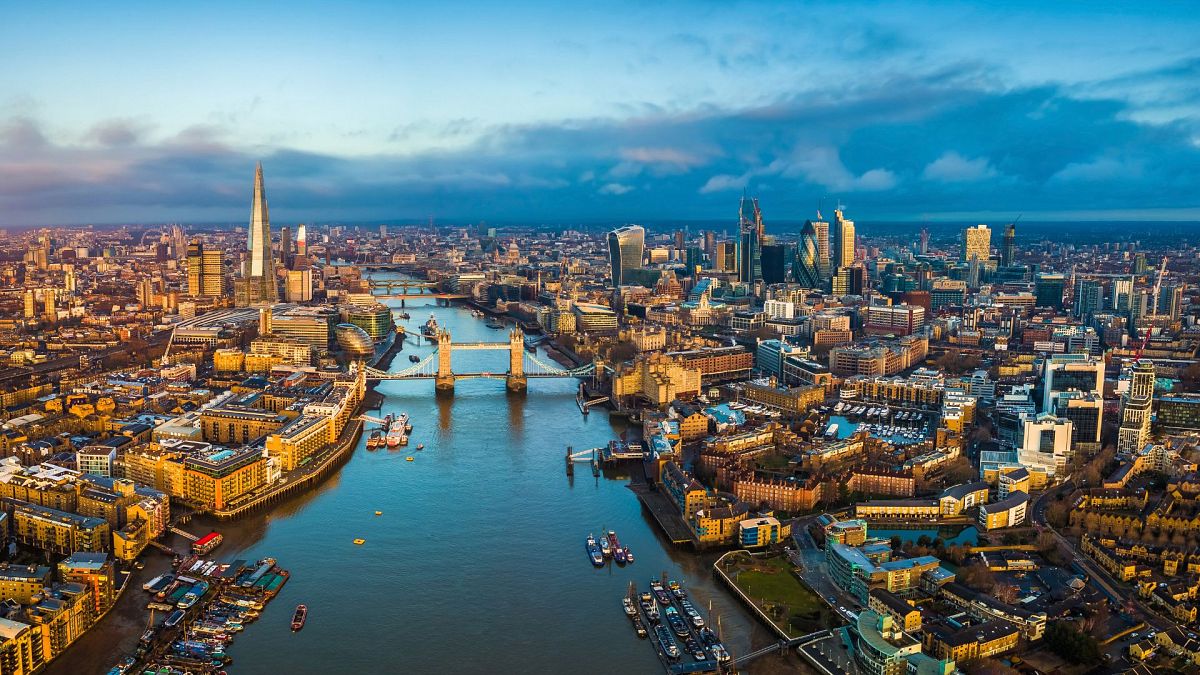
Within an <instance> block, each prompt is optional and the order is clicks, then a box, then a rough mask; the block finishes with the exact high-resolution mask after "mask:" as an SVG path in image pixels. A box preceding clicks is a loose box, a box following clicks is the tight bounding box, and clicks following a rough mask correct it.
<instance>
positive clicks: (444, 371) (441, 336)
mask: <svg viewBox="0 0 1200 675" xmlns="http://www.w3.org/2000/svg"><path fill="white" fill-rule="evenodd" d="M436 339H437V349H438V359H437V360H438V370H437V376H436V377H434V378H433V387H434V389H435V390H436V391H437V392H438V393H447V394H449V393H453V392H454V371H452V370H450V353H451V351H452V350H453V347H452V346H451V345H450V331H448V330H439V331H438V334H437V338H436Z"/></svg>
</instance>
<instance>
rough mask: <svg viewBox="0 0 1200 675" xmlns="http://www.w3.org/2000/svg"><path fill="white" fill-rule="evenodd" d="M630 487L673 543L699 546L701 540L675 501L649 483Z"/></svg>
mask: <svg viewBox="0 0 1200 675" xmlns="http://www.w3.org/2000/svg"><path fill="white" fill-rule="evenodd" d="M629 489H630V490H633V491H634V493H635V494H637V498H638V501H640V502H641V503H642V506H644V507H646V510H647V511H649V512H650V515H652V516H654V521H655V522H656V523H658V527H659V529H661V530H662V533H663V534H664V535H665V536H666V537H667V539H668V540H669V541H670V542H671V543H672V544H675V545H676V546H680V545H683V544H691V545H692V546H695V547H697V548H699V546H700V542H699V540H697V539H696V534H695V533H694V532H692V528H690V527H688V524H687V523H685V522H684V521H683V516H681V515H680V514H679V509H677V508H675V503H674V502H672V501H671V498H670V497H668V496H666V495H664V494H663V493H661V492H659V491H657V490H654V489H653V488H651V487H650V486H648V485H641V484H639V485H630V486H629Z"/></svg>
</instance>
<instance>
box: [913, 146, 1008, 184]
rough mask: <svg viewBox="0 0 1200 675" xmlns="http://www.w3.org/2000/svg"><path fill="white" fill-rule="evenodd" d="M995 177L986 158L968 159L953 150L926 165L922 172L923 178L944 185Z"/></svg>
mask: <svg viewBox="0 0 1200 675" xmlns="http://www.w3.org/2000/svg"><path fill="white" fill-rule="evenodd" d="M995 176H996V170H995V169H994V168H992V166H991V165H990V164H989V163H988V160H987V158H986V157H976V158H975V159H967V158H966V157H963V156H962V155H960V154H958V153H957V152H955V151H953V150H949V151H947V152H946V153H944V154H943V155H942V156H941V157H938V158H937V159H935V160H933V161H932V162H930V163H929V164H926V165H925V169H924V170H922V171H921V177H922V178H924V179H925V180H932V181H941V182H943V183H971V182H974V181H979V180H984V179H987V178H995Z"/></svg>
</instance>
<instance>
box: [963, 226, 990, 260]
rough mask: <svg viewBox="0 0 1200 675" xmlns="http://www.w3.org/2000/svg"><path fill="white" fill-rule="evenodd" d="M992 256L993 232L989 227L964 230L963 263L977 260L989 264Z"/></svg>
mask: <svg viewBox="0 0 1200 675" xmlns="http://www.w3.org/2000/svg"><path fill="white" fill-rule="evenodd" d="M991 255H992V230H991V228H989V227H988V226H987V225H976V226H975V227H968V228H967V229H965V230H963V262H970V261H971V259H972V258H976V259H978V260H979V262H981V263H983V262H987V259H988V258H989V257H990V256H991Z"/></svg>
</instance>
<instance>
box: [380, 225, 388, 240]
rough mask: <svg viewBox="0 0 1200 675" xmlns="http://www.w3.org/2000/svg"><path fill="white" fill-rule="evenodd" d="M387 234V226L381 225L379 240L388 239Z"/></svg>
mask: <svg viewBox="0 0 1200 675" xmlns="http://www.w3.org/2000/svg"><path fill="white" fill-rule="evenodd" d="M387 233H388V229H387V225H380V226H379V238H380V239H387Z"/></svg>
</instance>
